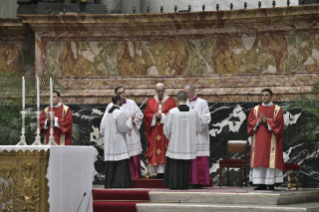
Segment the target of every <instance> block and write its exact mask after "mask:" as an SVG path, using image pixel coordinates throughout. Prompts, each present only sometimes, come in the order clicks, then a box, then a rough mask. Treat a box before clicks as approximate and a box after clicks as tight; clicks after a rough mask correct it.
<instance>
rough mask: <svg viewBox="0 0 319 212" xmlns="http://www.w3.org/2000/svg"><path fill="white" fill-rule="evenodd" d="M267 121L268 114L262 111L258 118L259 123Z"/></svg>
mask: <svg viewBox="0 0 319 212" xmlns="http://www.w3.org/2000/svg"><path fill="white" fill-rule="evenodd" d="M266 122H267V118H266V116H265V115H264V114H263V113H261V114H260V118H259V119H258V123H259V124H262V123H266Z"/></svg>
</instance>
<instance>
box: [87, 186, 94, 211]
mask: <svg viewBox="0 0 319 212" xmlns="http://www.w3.org/2000/svg"><path fill="white" fill-rule="evenodd" d="M93 192H94V189H92V191H91V194H90V198H89V202H88V206H87V207H86V212H88V210H89V206H90V200H91V197H92V194H93Z"/></svg>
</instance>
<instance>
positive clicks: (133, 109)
mask: <svg viewBox="0 0 319 212" xmlns="http://www.w3.org/2000/svg"><path fill="white" fill-rule="evenodd" d="M114 93H115V95H116V94H118V95H120V96H121V98H122V100H123V103H122V106H121V107H120V111H122V112H123V113H124V114H125V116H126V117H127V118H129V117H131V118H132V120H133V129H132V133H131V134H130V135H129V134H126V141H127V148H128V154H129V157H130V170H131V176H132V178H133V179H134V178H140V177H141V162H140V154H141V153H142V151H143V149H142V145H141V136H140V131H139V129H140V127H141V125H142V122H143V117H144V115H143V113H142V111H141V110H140V108H139V107H138V106H137V104H136V103H135V101H134V100H131V99H127V98H126V95H125V88H124V87H123V86H118V87H116V88H115V89H114ZM112 107H113V103H110V104H108V106H107V108H106V110H105V114H104V116H103V118H102V122H101V126H100V129H102V128H104V125H103V124H104V122H103V120H104V118H105V115H106V114H107V113H108V111H109V110H110V109H111V108H112Z"/></svg>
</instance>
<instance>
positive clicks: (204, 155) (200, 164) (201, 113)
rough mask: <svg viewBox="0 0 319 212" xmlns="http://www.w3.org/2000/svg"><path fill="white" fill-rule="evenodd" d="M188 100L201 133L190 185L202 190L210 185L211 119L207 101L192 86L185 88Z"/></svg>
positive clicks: (192, 162) (191, 170) (193, 161)
mask: <svg viewBox="0 0 319 212" xmlns="http://www.w3.org/2000/svg"><path fill="white" fill-rule="evenodd" d="M184 91H185V93H186V95H187V98H188V100H187V101H186V105H187V106H188V107H190V108H193V109H195V110H196V111H197V113H198V117H199V123H200V131H199V133H198V134H197V138H196V139H197V141H196V143H197V148H196V149H197V158H196V159H194V160H192V161H191V165H190V177H189V179H190V185H192V187H193V188H202V187H203V185H205V184H206V185H207V184H210V180H209V156H210V151H209V150H210V149H209V143H210V142H209V128H208V125H209V123H210V120H211V117H210V112H209V108H208V104H207V101H206V100H204V99H202V98H199V97H198V96H197V95H196V94H195V87H194V85H192V84H188V85H185V86H184Z"/></svg>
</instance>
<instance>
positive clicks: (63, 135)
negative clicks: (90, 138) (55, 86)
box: [40, 91, 73, 146]
mask: <svg viewBox="0 0 319 212" xmlns="http://www.w3.org/2000/svg"><path fill="white" fill-rule="evenodd" d="M52 97H53V112H54V116H53V136H54V140H55V142H56V143H57V144H58V145H61V146H63V145H72V125H73V118H72V112H71V109H70V108H69V107H68V106H66V105H64V104H62V103H61V102H60V99H61V95H60V93H59V92H58V91H53V94H52ZM50 111H51V108H50V107H49V106H48V107H46V108H45V109H44V110H43V111H42V113H41V115H40V130H41V135H45V138H44V141H45V144H47V143H48V142H49V137H50V121H51V119H50V115H49V112H50Z"/></svg>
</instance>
